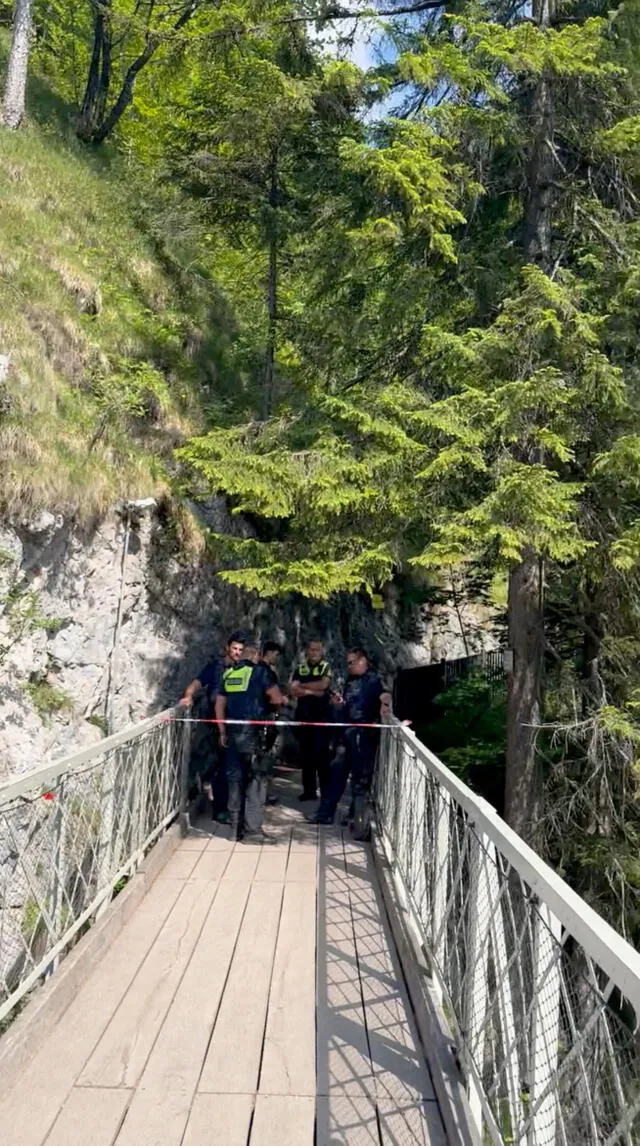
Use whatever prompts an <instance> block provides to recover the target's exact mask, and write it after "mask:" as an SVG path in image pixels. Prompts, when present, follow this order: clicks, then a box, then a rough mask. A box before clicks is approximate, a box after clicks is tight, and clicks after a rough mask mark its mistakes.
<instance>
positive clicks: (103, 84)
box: [78, 0, 200, 143]
mask: <svg viewBox="0 0 640 1146" xmlns="http://www.w3.org/2000/svg"><path fill="white" fill-rule="evenodd" d="M199 3H200V0H186V3H185V5H184V8H183V9H182V11H181V13H180V15H179V16H178V18H177V20H175V21H174V23H173V24H172V26H171V29H170V31H171V32H179V31H180V30H181V29H182V28H184V26H185V25H186V24H188V22H189V20H191V18H192V17H193V16H194V15H195V13H196V11H197V9H198V4H199ZM106 6H107V7H110V6H111V0H107V5H106ZM104 9H105V3H102V4H101V5H99V10H102V11H104ZM152 11H153V5H150V8H149V18H150V17H151V13H152ZM105 30H106V31H105V35H108V39H107V40H105V42H104V45H103V50H102V69H101V71H100V75H99V77H98V70H99V69H98V63H97V60H96V39H95V36H94V47H93V55H92V58H91V65H90V69H89V78H88V80H87V91H86V93H85V103H86V102H87V96H88V95H90V94H91V93H90V88H91V89H92V90H93V87H95V86H96V85H97V93H98V95H99V99H100V102H99V104H98V105H96V111H99V114H95V115H93V116H92V118H91V122H89V121H87V128H88V129H87V131H86V132H85V131H83V130H81V126H80V125H82V124H83V122H84V121H83V113H84V104H83V110H82V112H81V113H80V120H79V127H78V135H79V136H80V138H81V139H83V140H84V142H85V143H104V141H105V139H108V138H109V136H110V135H111V134H112V132H113V131H114V130H115V128H116V127H117V126H118V124H119V122H120V120H121V119H122V116H123V115H124V113H125V111H126V110H127V108H128V107H129V105H130V104H131V103H132V102H133V96H134V91H135V86H136V80H137V78H138V75H139V73H140V72H141V71H142V69H143V68H145V67H146V66H147V64H148V63H149V61H150V60H151V59H152V58H153V56H154V55H155V53H156V52H157V50H158V48H159V47H160V44H161V43H162V40H163V36H162V35H161V34H160V33H159V32H153V31H151V29H150V28H148V30H147V34H146V38H145V43H144V47H143V49H142V51H141V52H140V53H139V55H138V56H136V58H135V60H133V62H132V63H131V64H130V65H129V67H128V68H127V71H126V72H125V75H124V79H123V81H122V86H121V88H120V91H119V92H118V95H117V98H116V100H115V102H114V103H113V104H112V105H111V108H110V110H109V111H108V112H107V111H106V104H107V95H108V91H109V86H110V81H111V48H112V44H111V35H110V30H109V21H108V19H106V18H105ZM105 46H108V52H107V53H106V54H105ZM98 58H99V57H98ZM92 106H93V105H92Z"/></svg>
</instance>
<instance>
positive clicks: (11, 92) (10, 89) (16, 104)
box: [0, 0, 33, 129]
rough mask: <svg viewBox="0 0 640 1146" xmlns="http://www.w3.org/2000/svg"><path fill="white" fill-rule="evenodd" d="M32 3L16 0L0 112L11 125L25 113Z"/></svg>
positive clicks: (18, 124) (1, 119)
mask: <svg viewBox="0 0 640 1146" xmlns="http://www.w3.org/2000/svg"><path fill="white" fill-rule="evenodd" d="M32 7H33V0H16V7H15V12H14V17H13V34H12V38H11V51H10V53H9V63H8V66H7V78H6V80H5V86H4V97H3V100H2V111H1V112H0V122H1V123H3V124H4V126H5V127H11V128H14V129H15V128H17V127H20V124H21V123H22V121H23V119H24V113H25V100H26V93H27V73H28V70H29V50H30V48H31V11H32Z"/></svg>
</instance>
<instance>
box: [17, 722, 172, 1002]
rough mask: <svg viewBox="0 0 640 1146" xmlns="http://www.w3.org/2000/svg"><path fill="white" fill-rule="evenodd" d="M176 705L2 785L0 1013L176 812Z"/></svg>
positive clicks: (51, 966)
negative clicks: (174, 707)
mask: <svg viewBox="0 0 640 1146" xmlns="http://www.w3.org/2000/svg"><path fill="white" fill-rule="evenodd" d="M173 713H174V710H172V709H169V710H166V711H164V712H161V713H159V714H158V715H157V716H153V717H151V718H149V719H148V720H144V721H141V722H140V724H138V725H136V726H134V727H129V728H126V729H124V730H123V731H121V732H117V733H116V734H115V735H113V736H109V737H106V738H105V739H104V740H101V741H100V742H99V743H97V744H93V745H91V746H90V747H88V748H84V749H81V750H80V751H79V752H75V753H72V754H71V755H69V756H65V757H63V758H62V759H61V760H58V761H56V762H54V763H53V764H47V765H44V766H43V767H41V768H37V769H35V770H34V771H32V772H29V773H27V774H26V775H25V776H20V777H18V778H16V779H14V780H10V781H8V782H7V783H5V784H3V785H2V786H1V787H0V1020H2V1019H3V1018H4V1017H5V1016H6V1015H8V1014H9V1013H10V1012H11V1010H12V1009H13V1008H14V1007H15V1005H16V1003H18V1001H19V1000H20V999H21V998H22V997H23V996H24V995H25V994H26V993H27V992H28V991H29V990H30V989H31V988H32V987H33V986H34V985H35V984H36V983H37V982H38V980H39V979H41V978H42V977H43V976H46V975H49V974H50V973H51V972H52V971H54V970H55V969H56V967H57V964H58V961H59V959H60V958H61V956H62V955H63V954H64V952H65V951H66V950H67V949H68V947H69V946H70V945H71V943H72V942H73V940H74V938H75V937H76V936H77V935H78V933H79V932H80V931H81V930H82V929H83V928H84V927H85V925H86V924H88V923H90V922H91V920H92V919H93V918H94V917H95V916H96V915H97V913H98V912H99V910H101V909H102V908H103V906H104V905H106V904H107V903H108V901H109V900H110V898H111V896H112V894H113V891H114V888H115V887H116V886H117V884H118V883H119V882H120V881H121V880H122V879H123V878H124V877H126V876H129V875H131V874H132V873H133V872H134V871H135V870H136V868H137V866H138V865H139V864H140V862H141V861H142V859H143V858H144V856H145V854H146V852H147V851H148V849H149V848H150V847H151V845H152V844H153V843H154V841H155V840H156V839H157V838H158V837H159V836H160V835H161V834H162V832H163V831H164V830H165V829H166V828H167V827H168V826H169V824H171V823H172V821H174V820H175V819H176V818H177V816H178V814H179V813H180V811H181V808H182V805H183V803H184V798H185V792H186V776H187V766H188V754H189V743H190V725H189V724H186V723H184V722H180V721H175V720H173V719H172V717H173Z"/></svg>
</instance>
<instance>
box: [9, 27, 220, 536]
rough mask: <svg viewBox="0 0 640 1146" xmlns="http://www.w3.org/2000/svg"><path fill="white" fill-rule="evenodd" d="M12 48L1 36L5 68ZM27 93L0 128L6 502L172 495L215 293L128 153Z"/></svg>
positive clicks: (73, 502) (80, 506)
mask: <svg viewBox="0 0 640 1146" xmlns="http://www.w3.org/2000/svg"><path fill="white" fill-rule="evenodd" d="M1 36H5V38H4V39H2V38H1ZM5 53H6V34H5V33H1V34H0V75H1V74H2V72H3V71H4V58H3V57H4V56H5ZM30 95H31V105H30V113H29V120H28V122H27V124H26V125H25V126H24V127H23V128H22V129H21V130H20V131H18V132H11V131H8V130H6V129H5V130H3V129H0V202H1V203H2V217H1V223H0V355H2V354H8V355H10V367H9V372H8V376H7V378H6V379H5V381H4V382H1V383H0V511H4V512H14V511H16V510H19V512H20V513H21V514H24V513H25V512H29V511H30V510H31V511H35V510H37V509H39V508H43V507H52V506H55V507H56V508H59V509H61V510H63V511H65V510H66V511H67V512H72V513H76V514H79V515H80V516H81V517H83V518H84V519H85V520H88V519H90V518H91V517H92V516H94V515H95V514H96V513H99V512H101V511H102V510H103V509H104V508H105V507H106V506H107V505H108V504H110V503H111V502H113V501H114V499H116V498H118V497H136V496H142V495H145V496H147V495H152V494H156V495H158V494H159V493H161V492H162V491H163V490H165V489H166V488H167V466H168V465H170V459H171V456H172V451H173V448H174V447H175V445H176V444H177V443H179V442H180V441H181V440H182V439H183V438H184V437H185V436H186V435H187V434H188V433H190V432H192V431H193V430H194V429H198V428H199V426H200V424H201V414H200V408H199V401H200V396H199V387H198V380H199V373H198V372H199V364H198V362H197V361H194V354H193V351H192V350H189V346H190V345H191V346H193V344H194V342H195V343H196V344H198V341H199V335H200V330H199V326H201V324H202V323H203V322H204V321H205V317H206V313H207V305H208V303H207V298H206V294H207V290H206V283H205V282H200V283H198V282H197V281H196V280H197V276H192V277H191V279H189V282H188V284H187V286H185V278H184V275H183V274H182V273H181V271H180V268H179V267H176V266H175V263H174V262H173V261H172V258H171V256H170V255H169V253H168V251H167V249H166V247H165V246H164V244H163V242H162V239H161V238H160V239H159V238H158V237H157V236H155V237H154V234H153V224H154V222H155V223H158V219H157V217H156V215H155V213H156V211H157V208H156V207H155V206H154V204H153V203H152V202H150V201H146V189H145V185H144V181H142V180H141V178H140V176H136V175H135V173H134V171H133V169H131V168H129V167H127V166H126V163H125V160H124V158H123V157H121V156H119V155H118V154H117V153H116V152H115V151H113V150H112V151H109V150H106V151H104V152H96V151H92V150H90V149H87V148H85V147H83V146H82V145H81V144H79V143H78V142H77V141H76V140H75V139H74V136H73V132H72V129H71V126H70V121H71V110H70V109H68V108H66V107H65V105H64V104H63V103H62V102H61V101H60V100H59V99H58V98H57V97H56V96H55V93H52V92H51V91H50V90H49V88H48V87H47V86H46V84H45V82H44V81H43V80H41V79H39V78H38V76H37V74H36V75H34V76H32V78H31V80H30ZM158 232H159V233H160V234H161V227H158ZM200 341H202V339H200Z"/></svg>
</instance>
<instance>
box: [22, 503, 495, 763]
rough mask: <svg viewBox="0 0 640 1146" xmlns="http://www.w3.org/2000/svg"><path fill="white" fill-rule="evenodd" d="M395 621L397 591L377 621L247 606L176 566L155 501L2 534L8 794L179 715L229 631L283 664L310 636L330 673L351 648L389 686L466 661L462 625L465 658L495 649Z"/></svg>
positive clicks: (437, 615) (194, 565) (217, 511)
mask: <svg viewBox="0 0 640 1146" xmlns="http://www.w3.org/2000/svg"><path fill="white" fill-rule="evenodd" d="M205 513H206V515H207V518H208V522H209V524H214V525H215V526H216V527H217V528H220V527H221V526H223V524H224V523H223V522H222V521H221V518H223V517H224V516H225V515H226V509H225V507H224V503H223V502H221V501H220V500H216V499H213V500H212V501H211V503H210V505H209V506H208V507H207V508H206V510H205ZM400 611H401V610H400V609H399V605H398V599H397V593H396V592H394V590H393V588H392V589H391V590H390V591H389V593H388V595H387V597H386V600H385V607H384V609H381V610H378V611H376V610H374V609H373V608H372V606H371V604H370V602H369V600H368V598H366V597H364V596H363V597H362V598H361V597H349V598H345V599H344V600H338V601H337V602H336V603H335V604H332V605H330V606H322V605H318V606H314V605H313V604H310V603H308V602H304V601H302V600H301V599H300V600H296V599H289V600H285V601H283V602H281V603H279V604H277V605H275V606H274V605H273V604H272V603H270V602H265V601H261V600H260V599H259V598H258V597H256V596H255V595H252V594H246V593H242V592H240V591H239V590H236V589H234V588H233V587H230V586H228V585H225V583H224V582H222V581H221V580H220V578H218V577H217V576H216V575H215V572H214V571H213V570H212V568H211V566H210V564H209V563H208V562H205V561H202V560H195V561H194V560H192V561H191V562H189V561H187V560H186V559H185V558H183V557H181V556H180V552H179V547H178V546H177V545H176V544H175V540H174V531H173V526H172V522H171V520H169V519H168V518H167V516H166V514H165V513H164V512H163V509H162V507H159V506H157V505H156V503H155V502H154V501H152V500H149V501H141V502H134V503H128V504H127V505H124V506H121V507H119V508H118V509H114V511H113V512H112V513H111V514H110V515H108V516H107V518H106V519H104V520H103V521H101V522H100V523H99V524H98V525H96V526H95V527H94V528H93V529H91V530H87V529H85V530H81V529H79V528H77V527H76V526H74V525H73V523H71V522H67V521H65V520H64V519H63V518H62V517H60V516H56V515H54V514H51V513H43V514H41V515H40V517H39V518H38V519H37V520H33V521H22V522H12V523H10V524H5V525H4V526H2V527H0V781H1V780H2V779H3V778H5V777H6V776H7V775H9V774H11V773H14V772H24V771H27V770H31V769H33V768H36V767H38V766H39V765H40V764H42V763H44V762H46V761H47V760H49V759H51V758H55V757H56V756H59V755H61V754H66V753H67V752H71V751H73V750H74V749H76V748H78V747H80V746H83V745H85V744H87V743H91V742H92V741H96V740H99V739H101V738H102V737H103V736H104V735H105V734H106V733H107V732H112V731H115V730H116V729H118V728H121V727H123V726H124V725H126V724H129V723H132V722H135V721H136V720H138V719H141V718H142V717H144V716H146V715H148V714H150V713H151V712H155V711H158V710H160V709H162V708H163V707H165V706H167V705H169V704H171V703H173V701H174V700H175V699H176V698H177V697H178V696H179V695H180V694H181V691H182V689H183V687H184V685H185V684H186V683H187V682H188V681H189V680H190V679H191V678H192V677H193V675H194V674H195V673H196V672H197V670H198V668H199V666H200V665H201V664H202V662H203V661H205V660H206V659H207V657H208V656H209V655H210V654H212V653H213V652H215V651H217V650H218V649H219V648H220V646H221V645H222V644H223V641H224V637H225V635H226V634H227V633H228V632H229V631H231V630H232V629H234V628H246V629H250V630H251V631H253V632H255V633H256V634H257V635H259V636H261V637H262V638H263V639H267V638H274V639H278V640H281V641H283V642H285V643H286V657H285V661H287V660H288V661H289V663H290V661H291V660H292V659H293V657H294V656H295V655H296V653H297V651H298V650H299V648H300V646H301V644H302V643H303V641H304V639H305V634H307V633H309V632H310V631H320V632H322V633H323V634H326V635H327V636H328V638H329V643H330V646H331V651H332V655H333V656H334V657H335V658H336V662H337V661H338V660H339V658H340V657H341V656H342V655H343V654H344V650H345V646H346V645H348V644H349V643H352V642H355V641H357V642H359V643H363V644H365V645H366V646H367V647H368V648H370V649H371V650H372V652H374V653H375V654H376V655H377V657H378V659H379V663H380V667H381V670H382V671H383V673H384V674H386V675H387V676H391V675H392V673H393V671H394V668H395V667H400V668H411V667H415V666H418V665H423V664H429V663H430V662H431V661H432V660H439V659H441V658H442V657H456V656H464V655H465V653H466V648H465V639H464V638H463V636H462V632H461V619H462V625H463V626H464V629H465V636H466V642H467V648H469V650H470V651H476V650H477V649H480V648H490V647H494V646H495V644H496V637H495V634H494V633H493V632H492V630H491V627H490V623H489V622H490V618H489V617H488V616H487V617H485V616H483V615H482V614H481V613H478V610H477V609H470V607H468V606H466V607H465V608H464V610H462V614H460V613H459V611H458V610H457V609H455V608H454V607H453V606H447V605H445V606H442V605H441V606H435V607H433V608H431V609H425V608H424V607H423V608H422V609H421V610H417V611H414V615H413V618H412V624H411V632H410V639H406V626H404V622H402V621H401V620H400ZM403 629H404V630H405V635H403ZM286 667H288V664H287V666H286Z"/></svg>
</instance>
